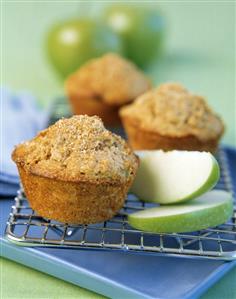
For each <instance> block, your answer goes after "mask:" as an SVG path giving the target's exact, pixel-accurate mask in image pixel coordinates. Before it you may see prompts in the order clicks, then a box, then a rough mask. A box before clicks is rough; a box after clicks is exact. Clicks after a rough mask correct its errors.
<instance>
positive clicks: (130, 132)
mask: <svg viewBox="0 0 236 299" xmlns="http://www.w3.org/2000/svg"><path fill="white" fill-rule="evenodd" d="M122 123H123V126H124V128H125V131H126V134H127V137H128V142H129V144H130V146H131V147H132V148H133V149H134V150H153V149H162V150H164V151H170V150H187V151H206V152H211V153H215V152H216V150H217V147H218V142H219V138H217V139H211V140H207V141H205V142H203V141H201V140H199V139H198V138H196V137H195V136H192V135H191V136H190V135H189V136H184V137H168V136H163V135H161V134H159V133H157V132H151V131H147V130H143V129H140V128H139V126H138V124H136V123H135V122H134V121H132V120H130V119H129V118H127V117H122Z"/></svg>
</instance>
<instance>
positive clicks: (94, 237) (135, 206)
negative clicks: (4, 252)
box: [6, 149, 236, 260]
mask: <svg viewBox="0 0 236 299" xmlns="http://www.w3.org/2000/svg"><path fill="white" fill-rule="evenodd" d="M217 158H218V161H219V164H220V168H221V178H220V180H219V183H218V184H217V186H216V188H217V189H223V190H227V191H230V192H231V193H232V194H233V188H232V184H231V178H230V175H229V171H228V167H227V163H228V162H227V158H226V155H225V152H224V150H223V149H221V150H219V153H218V156H217ZM233 196H234V194H233ZM234 198H235V196H234ZM153 206H155V204H152V203H144V202H140V201H138V200H137V198H135V197H134V196H133V195H128V197H127V200H126V202H125V205H124V207H123V208H122V209H121V211H120V212H119V213H118V214H117V215H116V216H115V217H114V218H113V219H111V220H109V221H106V222H104V223H99V224H92V225H68V224H63V223H59V222H55V221H51V220H47V219H44V218H42V217H40V216H38V215H36V213H35V212H34V211H33V210H32V209H31V208H30V207H29V205H28V201H27V199H26V197H25V195H24V192H23V190H22V189H21V190H19V191H18V194H17V197H16V198H15V204H14V205H13V206H12V210H11V213H10V216H9V220H8V222H7V226H6V237H7V239H8V240H10V241H12V242H14V243H15V244H17V245H23V246H47V247H50V246H51V247H57V248H58V247H62V248H66V247H68V248H77V249H78V248H80V249H82V248H90V249H92V248H93V249H107V250H112V249H117V250H124V251H136V252H146V253H161V254H166V255H178V256H192V257H205V258H217V259H222V260H232V259H236V218H235V217H236V209H235V206H234V216H233V217H232V219H230V221H229V222H227V223H225V224H223V225H220V226H217V227H213V228H208V229H205V230H201V231H197V232H193V233H184V234H157V233H151V232H142V231H139V230H136V229H133V228H132V227H130V226H129V224H128V222H127V214H129V213H131V212H134V211H137V210H142V209H144V208H149V207H153Z"/></svg>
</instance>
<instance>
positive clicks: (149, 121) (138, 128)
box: [120, 83, 224, 153]
mask: <svg viewBox="0 0 236 299" xmlns="http://www.w3.org/2000/svg"><path fill="white" fill-rule="evenodd" d="M120 116H121V119H122V123H123V125H124V128H125V131H126V133H127V135H128V140H129V143H130V145H131V146H132V148H133V149H163V150H166V151H169V150H174V149H177V150H190V151H191V150H197V151H209V152H212V153H214V152H215V151H216V149H217V146H218V142H219V140H220V138H221V136H222V135H223V132H224V124H223V122H222V120H221V119H220V117H219V116H218V115H216V114H215V113H214V112H213V111H212V110H211V109H210V108H209V106H208V105H207V103H206V101H205V99H204V98H203V97H201V96H198V95H194V94H192V93H190V92H189V91H188V90H187V89H185V88H184V87H183V86H181V85H180V84H177V83H165V84H162V85H160V86H159V87H158V88H155V89H153V90H150V91H148V92H146V93H145V94H143V95H141V96H140V97H138V98H137V99H136V100H135V101H134V102H133V103H132V104H130V105H127V106H126V107H123V108H121V110H120Z"/></svg>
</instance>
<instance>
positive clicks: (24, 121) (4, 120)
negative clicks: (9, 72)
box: [0, 87, 50, 196]
mask: <svg viewBox="0 0 236 299" xmlns="http://www.w3.org/2000/svg"><path fill="white" fill-rule="evenodd" d="M0 92H1V115H0V124H1V131H0V132H1V155H0V196H4V195H7V196H9V195H14V193H15V190H16V188H17V187H18V183H19V176H18V172H17V168H16V166H15V164H14V163H13V162H12V160H11V153H12V151H13V149H14V146H15V145H17V144H19V143H21V142H23V141H26V140H28V139H31V138H32V137H34V136H35V135H36V134H37V132H38V131H40V130H42V129H44V128H45V127H46V126H47V124H48V121H49V111H50V109H48V110H46V111H45V110H42V109H40V107H39V106H38V105H37V101H36V99H35V97H33V96H32V95H31V94H29V93H27V92H22V93H19V94H14V93H13V92H12V91H11V90H10V89H8V88H5V87H1V88H0Z"/></svg>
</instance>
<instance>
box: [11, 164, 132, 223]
mask: <svg viewBox="0 0 236 299" xmlns="http://www.w3.org/2000/svg"><path fill="white" fill-rule="evenodd" d="M17 167H18V170H19V173H20V177H21V181H22V184H23V187H24V191H25V194H26V196H27V199H28V200H29V203H30V206H31V208H32V209H33V210H35V211H36V212H37V214H38V215H40V216H42V217H44V218H48V219H53V220H57V221H59V222H65V223H69V224H90V223H97V222H102V221H105V220H108V219H110V218H112V217H113V216H114V215H115V214H116V213H117V212H118V211H119V210H120V209H121V208H122V206H123V204H124V201H125V197H126V194H127V192H128V189H129V187H130V185H131V183H132V180H130V181H129V182H127V183H126V184H121V185H112V184H104V183H91V182H65V181H59V180H54V179H49V178H45V177H40V176H37V175H35V174H32V173H30V172H28V171H26V170H25V169H24V168H23V167H22V166H21V165H17Z"/></svg>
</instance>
